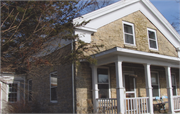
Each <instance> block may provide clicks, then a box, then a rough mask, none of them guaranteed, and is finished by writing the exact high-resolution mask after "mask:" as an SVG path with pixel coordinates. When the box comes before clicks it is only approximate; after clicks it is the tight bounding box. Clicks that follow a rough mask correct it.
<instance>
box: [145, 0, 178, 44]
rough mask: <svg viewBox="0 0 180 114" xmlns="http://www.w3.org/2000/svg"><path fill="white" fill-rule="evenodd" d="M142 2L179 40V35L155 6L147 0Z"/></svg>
mask: <svg viewBox="0 0 180 114" xmlns="http://www.w3.org/2000/svg"><path fill="white" fill-rule="evenodd" d="M142 2H143V3H144V4H145V5H146V7H147V8H149V9H150V10H151V11H152V13H153V14H154V15H155V16H156V17H157V18H158V19H159V20H160V22H162V23H163V24H164V26H165V27H166V28H167V29H168V30H169V31H170V32H171V33H172V34H173V35H174V36H175V38H176V39H177V40H178V41H179V42H180V35H179V34H178V33H177V32H176V30H175V29H174V28H173V27H172V26H171V25H170V23H169V22H168V21H167V20H166V19H165V17H164V16H163V15H162V14H161V13H160V12H159V11H158V10H157V9H156V7H155V6H154V5H153V4H152V3H151V2H150V1H149V0H142Z"/></svg>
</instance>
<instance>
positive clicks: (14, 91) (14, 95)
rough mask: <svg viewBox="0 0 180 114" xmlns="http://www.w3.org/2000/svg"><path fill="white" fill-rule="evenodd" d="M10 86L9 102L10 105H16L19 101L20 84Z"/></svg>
mask: <svg viewBox="0 0 180 114" xmlns="http://www.w3.org/2000/svg"><path fill="white" fill-rule="evenodd" d="M8 86H9V92H8V101H9V102H10V103H14V102H17V101H18V87H19V83H10V84H8Z"/></svg>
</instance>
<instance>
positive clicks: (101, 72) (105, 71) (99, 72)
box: [97, 68, 108, 75]
mask: <svg viewBox="0 0 180 114" xmlns="http://www.w3.org/2000/svg"><path fill="white" fill-rule="evenodd" d="M97 73H98V74H106V75H108V69H105V68H98V69H97Z"/></svg>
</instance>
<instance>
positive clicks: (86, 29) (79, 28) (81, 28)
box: [75, 27, 97, 33]
mask: <svg viewBox="0 0 180 114" xmlns="http://www.w3.org/2000/svg"><path fill="white" fill-rule="evenodd" d="M76 30H77V31H78V30H84V31H88V32H91V33H93V32H97V29H94V28H89V27H76V29H75V31H76Z"/></svg>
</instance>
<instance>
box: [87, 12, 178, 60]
mask: <svg viewBox="0 0 180 114" xmlns="http://www.w3.org/2000/svg"><path fill="white" fill-rule="evenodd" d="M122 21H125V22H129V23H133V24H134V30H135V41H136V46H129V45H125V44H124V39H123V24H122ZM147 28H151V29H154V30H156V34H157V40H158V49H159V50H158V51H153V50H150V49H149V44H148V35H147ZM91 38H92V42H91V43H90V45H94V44H97V45H101V44H103V45H104V47H103V48H100V52H102V51H105V50H109V49H112V48H114V47H121V48H127V49H133V50H138V51H144V52H149V53H157V54H162V55H168V56H174V57H178V54H177V52H176V49H175V47H174V46H173V45H172V44H171V43H170V42H169V41H168V40H167V39H166V38H165V36H164V35H163V34H162V33H161V32H160V31H159V30H158V29H157V28H156V26H155V25H153V24H152V23H151V21H149V20H148V19H147V18H146V17H145V16H144V15H143V14H142V13H141V12H140V11H137V12H135V13H132V14H130V15H128V16H125V17H123V18H121V19H119V20H116V21H114V22H112V23H109V24H107V25H105V26H103V27H101V28H98V30H97V32H95V33H94V34H93V35H92V36H91ZM95 53H97V52H90V51H89V53H88V54H90V55H91V54H95Z"/></svg>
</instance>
